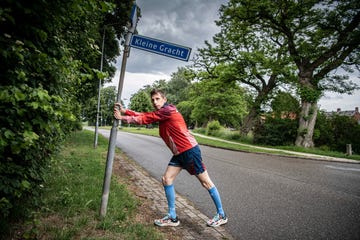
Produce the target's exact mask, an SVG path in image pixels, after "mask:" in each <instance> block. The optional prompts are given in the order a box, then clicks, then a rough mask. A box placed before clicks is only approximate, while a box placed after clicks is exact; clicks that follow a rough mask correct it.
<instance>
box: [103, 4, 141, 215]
mask: <svg viewBox="0 0 360 240" xmlns="http://www.w3.org/2000/svg"><path fill="white" fill-rule="evenodd" d="M131 16H132V17H131V19H132V24H131V28H130V29H129V31H128V32H127V34H126V39H125V47H124V53H123V58H122V64H121V71H120V79H119V86H118V93H117V98H116V102H120V101H121V92H122V89H123V83H124V76H125V69H126V61H127V58H128V54H129V51H130V46H129V43H130V39H131V36H132V34H133V33H134V31H135V29H136V24H137V21H138V17H137V6H136V5H135V4H134V7H133V9H132V15H131ZM118 126H119V120H117V119H114V122H113V126H112V128H111V131H110V140H109V147H108V153H107V160H106V169H105V176H104V184H103V194H102V197H101V207H100V216H101V217H105V215H106V210H107V204H108V200H109V193H110V182H111V175H112V168H113V162H114V156H115V147H116V135H117V128H118Z"/></svg>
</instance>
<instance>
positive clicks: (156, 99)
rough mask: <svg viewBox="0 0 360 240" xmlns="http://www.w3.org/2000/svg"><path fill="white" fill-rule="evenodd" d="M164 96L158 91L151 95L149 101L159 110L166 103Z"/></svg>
mask: <svg viewBox="0 0 360 240" xmlns="http://www.w3.org/2000/svg"><path fill="white" fill-rule="evenodd" d="M166 101H167V99H166V97H163V96H161V94H160V93H156V94H154V95H152V96H151V102H152V104H153V106H154V108H155V109H157V110H159V109H160V108H161V107H162V106H164V104H165V103H166Z"/></svg>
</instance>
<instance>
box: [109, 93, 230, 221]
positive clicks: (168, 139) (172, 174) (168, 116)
mask: <svg viewBox="0 0 360 240" xmlns="http://www.w3.org/2000/svg"><path fill="white" fill-rule="evenodd" d="M150 95H151V101H152V104H153V106H154V108H155V111H153V112H143V113H138V112H134V111H131V110H128V109H125V108H123V106H122V105H121V104H119V103H116V104H115V107H114V117H115V118H116V119H118V120H122V121H125V122H127V123H133V124H139V125H143V124H150V123H154V122H159V133H160V136H161V138H162V139H163V140H164V142H165V143H166V145H167V146H168V147H169V148H170V150H171V152H172V153H173V157H172V158H171V160H170V162H169V164H168V166H167V168H166V171H165V173H164V175H163V177H162V184H163V186H164V190H165V195H166V199H167V202H168V213H167V215H166V216H165V217H163V218H161V219H156V220H155V221H154V223H155V224H156V225H157V226H160V227H163V226H178V225H179V224H180V221H179V219H178V217H177V215H176V209H175V188H174V184H173V183H174V180H175V178H176V176H177V175H178V174H179V173H180V171H181V170H182V169H186V170H187V171H188V172H189V173H190V174H191V175H195V176H196V177H197V178H198V179H199V181H200V183H201V184H202V186H203V187H204V188H206V189H207V190H208V192H209V194H210V196H211V198H212V199H213V201H214V203H215V206H216V210H217V213H216V215H215V216H214V217H213V218H212V219H209V220H208V221H207V225H208V226H211V227H218V226H220V225H223V224H225V223H227V221H228V218H227V217H226V215H225V212H224V210H223V208H222V203H221V198H220V194H219V192H218V190H217V188H216V186H215V185H214V183H213V182H212V181H211V179H210V177H209V174H208V172H207V170H206V167H205V165H204V163H203V162H202V158H201V152H200V148H199V145H198V143H197V141H196V140H195V138H194V137H193V136H192V135H191V134H190V132H189V131H188V129H187V126H186V123H185V121H184V118H183V116H182V115H181V114H180V113H179V112H178V110H177V109H176V107H175V106H174V105H171V104H168V103H167V99H166V96H165V94H164V92H163V91H161V90H158V89H153V90H152V91H151V93H150ZM121 113H123V114H125V115H126V116H122V115H121Z"/></svg>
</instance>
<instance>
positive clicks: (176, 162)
mask: <svg viewBox="0 0 360 240" xmlns="http://www.w3.org/2000/svg"><path fill="white" fill-rule="evenodd" d="M168 165H169V166H174V167H182V168H183V169H186V170H187V171H188V172H189V173H190V174H191V175H199V174H200V173H203V172H205V170H206V167H205V165H204V163H203V162H202V158H201V151H200V148H199V146H198V145H196V146H195V147H193V148H190V149H189V150H187V151H185V152H182V153H180V154H179V155H176V156H173V157H172V158H171V160H170V162H169V164H168Z"/></svg>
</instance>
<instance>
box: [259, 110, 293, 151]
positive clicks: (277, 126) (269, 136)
mask: <svg viewBox="0 0 360 240" xmlns="http://www.w3.org/2000/svg"><path fill="white" fill-rule="evenodd" d="M296 133H297V121H296V120H291V119H281V118H271V117H270V118H267V119H266V121H265V123H262V124H261V123H259V124H258V125H257V126H256V127H255V130H254V143H256V144H264V145H270V146H281V145H292V144H293V143H294V142H295V139H296Z"/></svg>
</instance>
